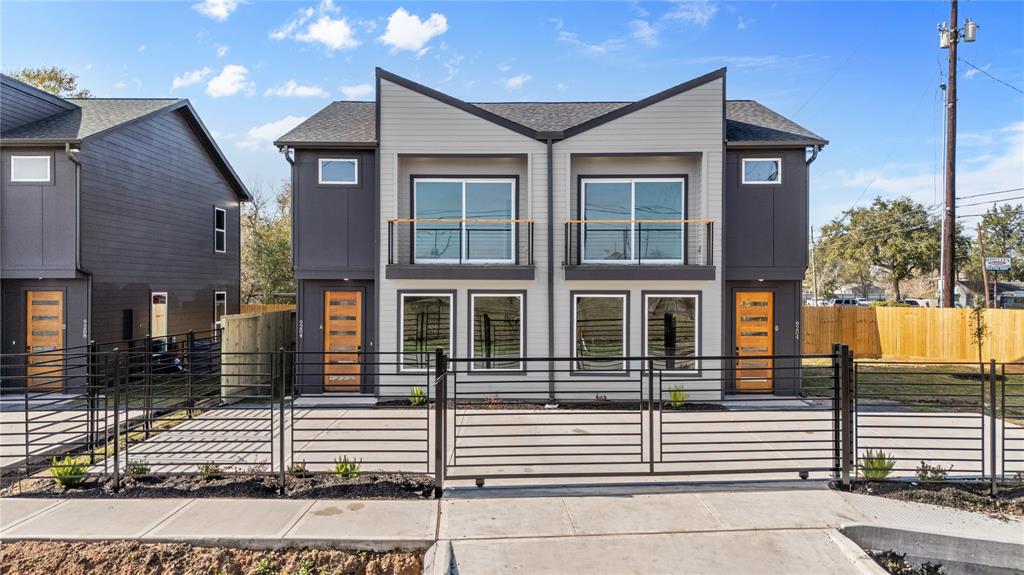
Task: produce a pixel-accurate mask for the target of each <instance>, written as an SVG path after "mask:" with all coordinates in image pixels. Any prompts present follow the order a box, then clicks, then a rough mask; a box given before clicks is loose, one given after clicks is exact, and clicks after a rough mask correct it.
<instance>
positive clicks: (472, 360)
mask: <svg viewBox="0 0 1024 575" xmlns="http://www.w3.org/2000/svg"><path fill="white" fill-rule="evenodd" d="M468 295H469V313H468V314H467V316H468V317H469V330H468V334H469V342H468V344H467V345H468V346H469V354H468V355H469V370H470V371H472V372H475V373H520V372H524V371H526V362H525V361H524V359H525V357H526V290H469V292H468ZM477 297H517V298H519V367H516V368H491V369H488V368H477V367H476V360H477V357H476V353H475V348H476V305H475V301H476V298H477ZM480 359H481V360H486V359H488V358H480ZM494 361H509V362H511V361H512V360H511V359H496V360H494Z"/></svg>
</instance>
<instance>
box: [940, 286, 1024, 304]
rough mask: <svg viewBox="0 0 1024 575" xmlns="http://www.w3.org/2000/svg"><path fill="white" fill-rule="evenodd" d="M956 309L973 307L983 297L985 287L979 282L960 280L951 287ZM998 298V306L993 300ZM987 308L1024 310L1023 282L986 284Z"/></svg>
mask: <svg viewBox="0 0 1024 575" xmlns="http://www.w3.org/2000/svg"><path fill="white" fill-rule="evenodd" d="M953 287H954V288H955V289H954V290H953V292H954V296H955V297H956V306H957V307H970V306H973V305H974V303H975V302H976V301H978V300H979V299H984V297H985V286H984V285H982V282H979V281H965V280H960V281H958V282H957V283H956V285H955V286H953ZM996 297H998V298H999V302H998V304H996V302H995V299H996ZM988 305H989V307H996V305H998V307H1003V308H1009V309H1024V282H1008V281H992V280H989V282H988Z"/></svg>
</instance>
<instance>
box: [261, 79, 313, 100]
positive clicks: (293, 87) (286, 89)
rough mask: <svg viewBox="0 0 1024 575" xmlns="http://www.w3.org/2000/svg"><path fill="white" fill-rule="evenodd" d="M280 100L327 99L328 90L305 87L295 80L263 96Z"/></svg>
mask: <svg viewBox="0 0 1024 575" xmlns="http://www.w3.org/2000/svg"><path fill="white" fill-rule="evenodd" d="M263 95H264V96H278V97H280V98H326V97H327V95H328V94H327V90H324V89H323V88H321V87H320V86H303V85H302V84H299V83H298V82H296V81H295V80H288V81H287V82H285V83H284V84H281V85H280V86H274V87H273V88H270V89H269V90H267V91H266V92H264V94H263Z"/></svg>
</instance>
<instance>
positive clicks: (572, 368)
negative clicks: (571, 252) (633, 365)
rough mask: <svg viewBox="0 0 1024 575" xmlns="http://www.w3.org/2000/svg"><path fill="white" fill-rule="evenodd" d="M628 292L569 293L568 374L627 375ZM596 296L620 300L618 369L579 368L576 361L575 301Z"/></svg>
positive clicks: (578, 358)
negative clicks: (619, 358) (620, 363)
mask: <svg viewBox="0 0 1024 575" xmlns="http://www.w3.org/2000/svg"><path fill="white" fill-rule="evenodd" d="M629 295H630V294H629V292H628V291H572V292H570V294H569V302H570V304H571V305H572V309H571V310H570V312H569V329H570V330H571V331H570V333H571V334H572V339H571V340H570V345H571V348H570V349H569V357H570V359H571V362H570V364H569V373H570V375H578V374H587V375H600V374H607V375H614V376H623V375H629V372H630V365H629V361H628V359H627V358H629V319H630V318H629ZM598 297H609V298H619V299H621V300H622V366H621V368H619V369H579V368H578V367H577V362H578V361H580V357H579V356H577V355H576V320H577V317H576V311H577V308H576V303H577V301H578V300H579V299H580V298H598Z"/></svg>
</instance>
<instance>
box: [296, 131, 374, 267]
mask: <svg viewBox="0 0 1024 575" xmlns="http://www.w3.org/2000/svg"><path fill="white" fill-rule="evenodd" d="M320 158H356V159H357V160H359V182H358V183H357V184H356V185H320V184H319V175H318V168H319V159H320ZM374 160H375V152H374V150H344V151H342V150H333V151H331V150H297V151H296V154H295V172H294V174H295V181H294V182H293V189H294V194H295V209H294V214H295V247H294V256H295V264H294V265H295V270H296V272H297V273H298V275H300V276H301V275H306V276H307V277H309V275H310V274H313V275H316V276H317V277H320V278H329V277H348V278H363V279H370V278H373V277H374V269H376V264H377V257H378V254H377V252H376V250H375V249H374V243H373V240H374V238H375V237H376V234H377V226H376V221H377V218H376V195H375V194H376V178H377V168H376V165H375V161H374Z"/></svg>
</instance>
